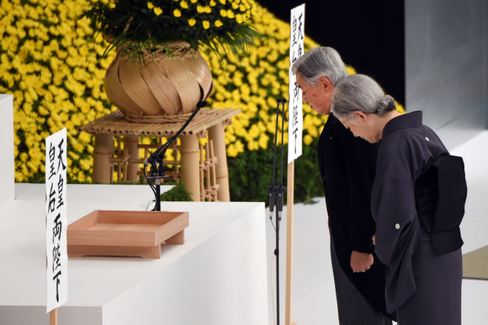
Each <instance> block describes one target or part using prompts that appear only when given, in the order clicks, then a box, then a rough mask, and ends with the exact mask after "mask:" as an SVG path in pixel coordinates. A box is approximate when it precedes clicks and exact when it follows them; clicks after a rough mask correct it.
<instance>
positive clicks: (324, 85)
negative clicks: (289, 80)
mask: <svg viewBox="0 0 488 325" xmlns="http://www.w3.org/2000/svg"><path fill="white" fill-rule="evenodd" d="M296 76H297V84H298V87H300V89H301V90H302V98H303V102H304V103H308V104H309V105H310V107H311V108H312V109H313V110H314V111H317V113H319V114H323V115H328V114H329V113H330V107H331V106H332V92H333V88H334V86H333V85H332V83H331V82H330V81H329V80H328V79H327V78H326V77H322V78H320V80H319V82H318V84H317V87H315V88H314V87H312V86H311V85H309V84H308V83H306V82H305V81H304V80H303V77H302V75H301V74H300V73H297V74H296Z"/></svg>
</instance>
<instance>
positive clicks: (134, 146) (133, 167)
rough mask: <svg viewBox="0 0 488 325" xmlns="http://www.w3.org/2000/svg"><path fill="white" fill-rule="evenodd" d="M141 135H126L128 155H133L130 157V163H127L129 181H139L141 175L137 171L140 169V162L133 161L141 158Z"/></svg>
mask: <svg viewBox="0 0 488 325" xmlns="http://www.w3.org/2000/svg"><path fill="white" fill-rule="evenodd" d="M138 146H139V137H130V136H124V150H127V153H128V155H130V156H131V158H130V159H129V164H128V165H127V167H126V168H127V178H126V181H128V182H137V181H138V180H139V176H138V175H137V172H138V171H139V166H140V165H139V164H138V163H133V162H131V160H132V159H134V160H138V159H139V148H138Z"/></svg>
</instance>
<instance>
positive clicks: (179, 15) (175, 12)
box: [173, 9, 181, 18]
mask: <svg viewBox="0 0 488 325" xmlns="http://www.w3.org/2000/svg"><path fill="white" fill-rule="evenodd" d="M173 15H174V16H175V17H177V18H178V17H181V11H180V9H175V10H174V11H173Z"/></svg>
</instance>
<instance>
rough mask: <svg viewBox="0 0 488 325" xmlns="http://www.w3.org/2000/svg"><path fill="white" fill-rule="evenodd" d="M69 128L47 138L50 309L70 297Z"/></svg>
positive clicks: (47, 268) (47, 244)
mask: <svg viewBox="0 0 488 325" xmlns="http://www.w3.org/2000/svg"><path fill="white" fill-rule="evenodd" d="M67 167H68V164H67V156H66V128H65V129H62V130H61V131H59V132H57V133H55V134H53V135H51V136H50V137H47V138H46V171H45V173H46V264H47V265H46V271H47V278H46V279H47V312H48V313H49V312H50V311H52V310H53V309H56V308H58V307H59V306H61V305H62V304H64V303H65V302H66V301H67V300H68V251H67V240H66V229H67V228H68V219H67V216H66V171H67Z"/></svg>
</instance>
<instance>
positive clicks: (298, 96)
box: [288, 4, 305, 163]
mask: <svg viewBox="0 0 488 325" xmlns="http://www.w3.org/2000/svg"><path fill="white" fill-rule="evenodd" d="M304 39H305V4H301V5H300V6H298V7H295V8H293V9H292V10H291V19H290V70H289V77H290V78H289V79H290V83H289V88H288V89H289V90H288V91H289V98H290V100H289V102H288V163H291V162H292V161H294V160H295V159H296V158H298V157H300V156H301V155H302V137H303V113H302V90H301V89H300V88H299V87H298V85H297V78H296V75H294V74H293V73H292V72H291V67H292V66H293V63H295V61H296V60H297V59H298V58H299V57H300V56H302V55H303V54H304V52H305V51H304V45H303V42H304Z"/></svg>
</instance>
